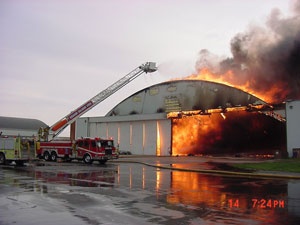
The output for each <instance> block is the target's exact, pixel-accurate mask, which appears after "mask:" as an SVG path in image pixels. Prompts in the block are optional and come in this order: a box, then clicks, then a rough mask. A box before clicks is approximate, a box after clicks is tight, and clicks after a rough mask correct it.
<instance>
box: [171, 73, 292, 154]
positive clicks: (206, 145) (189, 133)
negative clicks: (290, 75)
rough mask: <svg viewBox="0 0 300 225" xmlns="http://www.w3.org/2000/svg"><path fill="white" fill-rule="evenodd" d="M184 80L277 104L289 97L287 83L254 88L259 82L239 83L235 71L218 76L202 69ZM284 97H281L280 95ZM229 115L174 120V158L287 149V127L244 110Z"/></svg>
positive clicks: (196, 116)
mask: <svg viewBox="0 0 300 225" xmlns="http://www.w3.org/2000/svg"><path fill="white" fill-rule="evenodd" d="M184 79H187V80H205V81H212V82H216V83H221V84H225V85H228V86H231V87H235V88H238V89H240V90H243V91H245V92H248V93H250V94H252V95H254V96H256V97H258V98H260V99H262V100H264V101H265V102H268V103H271V102H277V101H278V99H281V98H283V96H285V93H286V92H285V91H284V86H285V85H284V84H283V83H276V82H274V83H272V85H271V86H268V87H266V88H265V89H264V90H256V89H255V88H252V86H253V82H256V81H255V80H249V79H247V80H246V79H245V78H239V79H237V76H236V75H234V74H233V72H232V71H228V72H227V73H225V74H222V75H219V74H215V73H213V72H211V71H209V70H208V69H202V70H200V72H199V73H198V74H193V75H191V76H188V77H186V78H184ZM279 93H280V94H279ZM240 108H241V109H240V110H239V109H237V110H236V111H232V112H231V111H227V112H226V113H220V112H219V113H209V114H208V115H192V116H185V115H184V116H183V117H181V118H173V119H172V134H173V135H172V155H189V154H207V153H221V152H223V153H226V152H227V153H234V152H244V151H253V150H256V151H257V150H260V151H263V150H266V149H268V150H272V151H274V149H278V148H281V147H282V146H283V145H284V140H285V138H284V135H282V134H284V126H283V124H282V123H280V122H278V121H276V120H274V119H273V118H267V117H266V116H265V115H263V114H258V113H249V112H246V110H245V108H243V107H240ZM258 148H259V149H258Z"/></svg>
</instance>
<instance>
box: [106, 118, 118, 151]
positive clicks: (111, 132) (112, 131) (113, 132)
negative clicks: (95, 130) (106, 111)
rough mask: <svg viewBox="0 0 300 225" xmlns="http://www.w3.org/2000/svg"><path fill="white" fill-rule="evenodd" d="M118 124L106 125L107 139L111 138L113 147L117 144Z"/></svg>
mask: <svg viewBox="0 0 300 225" xmlns="http://www.w3.org/2000/svg"><path fill="white" fill-rule="evenodd" d="M118 127H119V123H108V138H113V140H114V144H115V146H116V145H117V143H118Z"/></svg>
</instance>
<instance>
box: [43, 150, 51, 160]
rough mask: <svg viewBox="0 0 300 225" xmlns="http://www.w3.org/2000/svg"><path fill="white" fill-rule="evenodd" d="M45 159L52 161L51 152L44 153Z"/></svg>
mask: <svg viewBox="0 0 300 225" xmlns="http://www.w3.org/2000/svg"><path fill="white" fill-rule="evenodd" d="M44 159H45V160H46V161H50V154H49V152H45V153H44Z"/></svg>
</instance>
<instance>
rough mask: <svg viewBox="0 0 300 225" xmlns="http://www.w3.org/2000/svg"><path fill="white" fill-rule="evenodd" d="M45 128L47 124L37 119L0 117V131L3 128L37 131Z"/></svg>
mask: <svg viewBox="0 0 300 225" xmlns="http://www.w3.org/2000/svg"><path fill="white" fill-rule="evenodd" d="M46 126H47V124H45V123H44V122H42V121H40V120H37V119H27V118H16V117H5V116H0V129H1V128H5V129H22V130H36V131H37V130H38V129H39V128H40V127H46Z"/></svg>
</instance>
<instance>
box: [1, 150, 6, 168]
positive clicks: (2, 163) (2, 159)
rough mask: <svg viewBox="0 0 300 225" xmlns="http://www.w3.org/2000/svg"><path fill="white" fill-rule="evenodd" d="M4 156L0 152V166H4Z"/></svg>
mask: <svg viewBox="0 0 300 225" xmlns="http://www.w3.org/2000/svg"><path fill="white" fill-rule="evenodd" d="M5 161H6V159H5V155H4V154H3V153H2V152H1V153H0V165H4V164H5Z"/></svg>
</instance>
